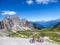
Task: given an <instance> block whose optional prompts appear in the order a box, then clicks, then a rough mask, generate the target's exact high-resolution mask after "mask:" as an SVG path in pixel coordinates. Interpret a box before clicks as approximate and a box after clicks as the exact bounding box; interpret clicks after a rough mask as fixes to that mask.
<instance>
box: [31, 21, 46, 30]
mask: <svg viewBox="0 0 60 45" xmlns="http://www.w3.org/2000/svg"><path fill="white" fill-rule="evenodd" d="M32 24H33V26H34V27H35V28H36V29H43V28H45V27H44V26H42V25H40V24H38V23H35V22H32Z"/></svg>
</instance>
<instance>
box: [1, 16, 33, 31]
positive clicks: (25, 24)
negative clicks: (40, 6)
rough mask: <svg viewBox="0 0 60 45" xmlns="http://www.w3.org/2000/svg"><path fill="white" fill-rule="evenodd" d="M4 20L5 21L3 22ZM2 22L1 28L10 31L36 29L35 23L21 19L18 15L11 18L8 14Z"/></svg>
mask: <svg viewBox="0 0 60 45" xmlns="http://www.w3.org/2000/svg"><path fill="white" fill-rule="evenodd" d="M2 22H3V23H2ZM2 22H0V28H1V29H5V30H10V31H20V30H34V27H33V24H31V23H30V22H29V21H27V20H26V19H20V18H19V17H17V16H14V17H13V18H10V17H9V16H7V17H6V18H5V19H3V20H2Z"/></svg>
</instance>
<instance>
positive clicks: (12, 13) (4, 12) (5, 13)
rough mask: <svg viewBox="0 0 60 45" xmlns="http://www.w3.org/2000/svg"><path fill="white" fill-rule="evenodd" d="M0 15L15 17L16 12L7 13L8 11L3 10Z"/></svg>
mask: <svg viewBox="0 0 60 45" xmlns="http://www.w3.org/2000/svg"><path fill="white" fill-rule="evenodd" d="M1 12H2V13H1V14H2V15H15V14H16V12H15V11H8V10H4V11H1Z"/></svg>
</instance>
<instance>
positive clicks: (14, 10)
mask: <svg viewBox="0 0 60 45" xmlns="http://www.w3.org/2000/svg"><path fill="white" fill-rule="evenodd" d="M14 15H17V16H19V18H26V19H27V20H29V21H49V20H55V19H59V18H60V0H0V20H2V19H3V18H4V17H6V16H10V17H13V16H14Z"/></svg>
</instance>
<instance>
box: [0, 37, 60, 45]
mask: <svg viewBox="0 0 60 45" xmlns="http://www.w3.org/2000/svg"><path fill="white" fill-rule="evenodd" d="M29 40H30V39H26V38H11V37H10V38H9V37H0V45H60V44H57V43H53V42H49V41H46V40H45V41H44V42H42V43H41V42H35V43H30V42H29Z"/></svg>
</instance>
